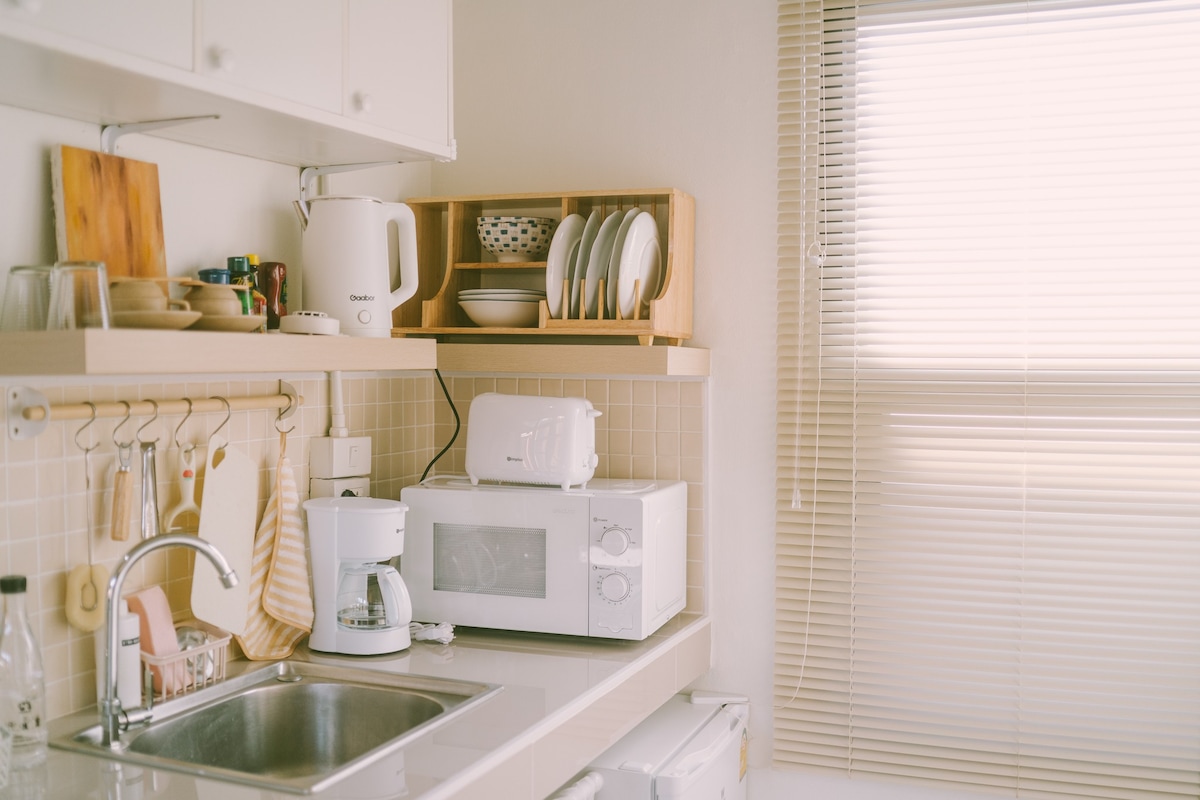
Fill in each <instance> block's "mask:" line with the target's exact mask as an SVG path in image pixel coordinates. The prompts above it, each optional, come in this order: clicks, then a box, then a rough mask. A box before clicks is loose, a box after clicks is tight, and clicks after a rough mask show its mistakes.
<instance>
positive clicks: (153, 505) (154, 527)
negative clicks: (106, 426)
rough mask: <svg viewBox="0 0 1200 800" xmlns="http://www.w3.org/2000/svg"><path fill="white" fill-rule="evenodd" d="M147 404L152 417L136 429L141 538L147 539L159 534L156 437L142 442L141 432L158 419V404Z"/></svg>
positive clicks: (150, 401)
mask: <svg viewBox="0 0 1200 800" xmlns="http://www.w3.org/2000/svg"><path fill="white" fill-rule="evenodd" d="M147 402H148V403H150V404H151V405H153V406H154V416H153V417H151V418H150V419H148V420H147V421H146V422H144V423H143V424H142V427H141V428H138V429H137V440H138V443H139V444H140V445H141V446H142V538H143V539H149V538H151V537H152V536H158V534H159V533H160V532H161V531H160V529H159V520H158V469H157V467H155V464H154V461H155V455H156V453H155V444H156V443H157V442H158V439H157V437H156V438H155V439H154V441H152V442H143V441H142V430H143V429H144V428H145V427H146V426H147V425H149V424H150V423H151V422H154V420H156V419H158V403H156V402H155V401H153V400H148V401H147Z"/></svg>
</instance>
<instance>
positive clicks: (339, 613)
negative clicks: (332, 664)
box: [304, 496, 412, 655]
mask: <svg viewBox="0 0 1200 800" xmlns="http://www.w3.org/2000/svg"><path fill="white" fill-rule="evenodd" d="M304 510H305V512H307V514H308V546H309V552H310V555H311V563H312V576H313V604H314V611H315V616H314V618H313V630H312V636H310V637H309V641H308V644H309V647H310V648H312V649H313V650H318V651H321V652H326V653H346V654H349V655H378V654H380V653H394V652H396V651H398V650H403V649H405V648H407V647H408V646H409V644H410V643H411V640H410V637H409V632H408V625H409V623H410V622H412V601H411V600H409V596H408V589H407V588H406V587H405V585H404V581H403V579H401V577H400V574H399V573H398V572H397V571H396V570H395V569H393V568H392V567H391V566H389V565H387V564H384V563H380V562H384V561H388V560H389V559H391V558H394V557H395V556H398V555H400V554H401V553H403V552H404V515H405V513H406V512H407V511H408V506H407V505H405V504H404V503H400V502H397V501H395V500H383V499H379V498H374V497H351V496H346V497H317V498H313V499H311V500H307V501H305V503H304Z"/></svg>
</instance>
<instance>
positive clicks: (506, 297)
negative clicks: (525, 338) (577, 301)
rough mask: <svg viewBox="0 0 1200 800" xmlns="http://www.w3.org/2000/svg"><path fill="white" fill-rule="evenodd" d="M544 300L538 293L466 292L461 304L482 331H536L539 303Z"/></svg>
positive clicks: (462, 292)
mask: <svg viewBox="0 0 1200 800" xmlns="http://www.w3.org/2000/svg"><path fill="white" fill-rule="evenodd" d="M545 297H546V293H545V292H543V291H540V290H537V289H463V290H462V291H460V292H459V293H458V304H459V306H461V307H462V310H463V312H464V313H465V314H466V315H467V317H469V318H470V320H471V321H472V322H474V323H475V324H476V325H478V326H480V327H481V328H533V327H536V326H537V324H538V301H539V300H543V299H545Z"/></svg>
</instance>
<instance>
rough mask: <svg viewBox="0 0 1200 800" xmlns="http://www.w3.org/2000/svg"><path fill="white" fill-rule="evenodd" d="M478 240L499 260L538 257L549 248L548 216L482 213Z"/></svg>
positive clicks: (477, 226) (523, 259) (549, 230)
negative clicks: (506, 215)
mask: <svg viewBox="0 0 1200 800" xmlns="http://www.w3.org/2000/svg"><path fill="white" fill-rule="evenodd" d="M476 230H477V231H478V233H479V241H480V242H482V243H483V246H484V247H486V248H487V250H488V252H489V253H491V254H492V255H494V256H495V257H496V260H497V261H501V262H514V261H535V260H536V259H537V258H538V257H539V256H541V255H543V254H544V253H545V252H546V251H547V250H548V249H549V248H550V234H551V233H552V232H553V231H554V220H552V219H550V218H549V217H480V218H479V221H478V223H477V224H476Z"/></svg>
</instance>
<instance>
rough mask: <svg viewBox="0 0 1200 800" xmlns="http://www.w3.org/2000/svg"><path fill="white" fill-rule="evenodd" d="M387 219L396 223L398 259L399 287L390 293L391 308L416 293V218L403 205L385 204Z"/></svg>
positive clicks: (417, 279) (418, 276)
mask: <svg viewBox="0 0 1200 800" xmlns="http://www.w3.org/2000/svg"><path fill="white" fill-rule="evenodd" d="M384 206H385V208H386V209H387V219H386V220H385V221H384V223H385V224H386V223H388V222H395V223H396V241H397V245H398V247H399V251H400V252H399V257H400V285H399V286H397V287H396V288H395V289H394V290H393V291H392V308H397V307H398V306H399V305H400V304H401V303H403V302H404V301H406V300H408V299H409V298H411V297H412V296H413V295H415V294H416V293H417V285H418V283H419V281H420V271H419V270H418V268H417V218H416V215H415V214H413V210H412V209H411V208H409V207H408V206H406V205H405V204H404V203H385V204H384Z"/></svg>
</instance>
